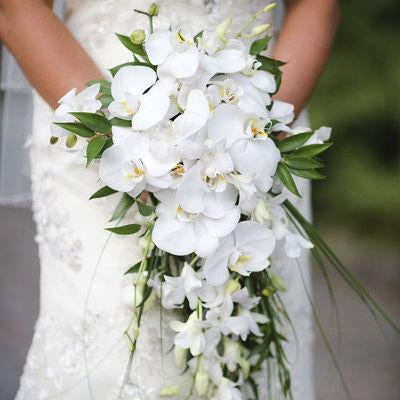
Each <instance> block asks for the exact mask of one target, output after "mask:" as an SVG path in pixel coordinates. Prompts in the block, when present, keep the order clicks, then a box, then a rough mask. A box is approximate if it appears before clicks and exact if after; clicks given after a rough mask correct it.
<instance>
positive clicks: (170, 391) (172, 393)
mask: <svg viewBox="0 0 400 400" xmlns="http://www.w3.org/2000/svg"><path fill="white" fill-rule="evenodd" d="M179 392H180V388H179V386H178V385H171V386H166V387H165V388H163V389H161V390H160V393H159V394H158V395H159V396H160V397H176V396H178V395H179Z"/></svg>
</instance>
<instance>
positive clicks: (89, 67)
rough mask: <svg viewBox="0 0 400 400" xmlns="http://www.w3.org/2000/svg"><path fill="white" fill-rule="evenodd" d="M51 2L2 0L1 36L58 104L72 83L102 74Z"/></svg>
mask: <svg viewBox="0 0 400 400" xmlns="http://www.w3.org/2000/svg"><path fill="white" fill-rule="evenodd" d="M50 5H51V0H50V1H49V0H46V1H44V0H0V40H1V41H2V42H3V43H4V44H5V45H6V47H7V48H8V49H9V50H10V51H11V53H13V55H14V57H15V58H16V60H17V61H18V63H19V64H20V66H21V67H22V69H23V70H24V72H25V75H26V76H27V78H28V79H29V81H30V83H31V84H32V86H33V87H34V88H35V89H36V90H37V91H38V92H39V94H40V95H41V96H42V97H43V98H44V99H45V100H46V101H47V102H48V103H49V104H50V105H51V106H53V107H55V106H56V105H57V100H58V99H59V98H60V97H61V96H62V95H63V94H65V93H66V92H67V91H68V90H70V89H71V88H72V87H77V88H78V89H82V88H83V87H84V86H85V83H86V82H87V81H89V80H91V79H97V78H101V77H102V74H101V72H100V71H99V69H98V67H97V66H96V64H95V63H94V62H93V60H92V59H91V58H90V57H89V56H88V54H87V53H86V52H85V51H84V50H83V49H82V47H81V46H80V45H79V43H78V42H77V41H76V40H75V39H74V37H73V36H72V34H71V33H70V31H69V30H68V29H67V28H66V27H65V26H64V24H63V23H62V22H61V21H60V20H59V19H58V18H57V17H56V16H55V15H54V14H53V13H52V11H51V9H50V7H49V6H50Z"/></svg>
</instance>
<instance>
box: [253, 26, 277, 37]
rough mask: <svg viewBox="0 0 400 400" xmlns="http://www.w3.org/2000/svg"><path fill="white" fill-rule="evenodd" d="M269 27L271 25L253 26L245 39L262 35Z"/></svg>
mask: <svg viewBox="0 0 400 400" xmlns="http://www.w3.org/2000/svg"><path fill="white" fill-rule="evenodd" d="M270 26H271V24H261V25H257V26H255V27H254V28H253V30H252V31H251V33H250V34H249V35H247V37H253V36H258V35H261V34H262V33H264V32H266V31H267V30H268V29H269V27H270Z"/></svg>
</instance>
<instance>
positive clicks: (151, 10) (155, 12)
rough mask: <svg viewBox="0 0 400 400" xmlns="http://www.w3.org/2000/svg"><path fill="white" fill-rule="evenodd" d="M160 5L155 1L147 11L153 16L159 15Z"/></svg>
mask: <svg viewBox="0 0 400 400" xmlns="http://www.w3.org/2000/svg"><path fill="white" fill-rule="evenodd" d="M158 11H159V8H158V5H157V4H156V3H153V4H152V5H151V6H150V7H149V10H148V11H147V13H148V14H149V15H150V16H151V17H157V15H158Z"/></svg>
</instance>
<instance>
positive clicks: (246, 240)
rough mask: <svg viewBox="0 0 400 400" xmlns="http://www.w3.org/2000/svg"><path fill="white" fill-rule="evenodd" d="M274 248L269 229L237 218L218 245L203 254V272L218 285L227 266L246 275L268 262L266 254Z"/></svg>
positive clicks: (208, 279)
mask: <svg viewBox="0 0 400 400" xmlns="http://www.w3.org/2000/svg"><path fill="white" fill-rule="evenodd" d="M274 248H275V237H274V235H273V233H272V232H271V230H270V229H268V228H267V227H265V226H263V225H261V224H258V223H256V222H252V221H243V222H240V223H239V224H238V225H237V226H236V228H235V230H234V232H233V233H232V234H231V235H229V236H228V237H226V238H225V239H224V240H223V241H222V243H221V245H220V246H219V247H218V249H217V250H216V251H215V252H214V253H213V254H211V255H210V256H209V257H207V259H206V262H205V264H204V269H203V273H204V276H205V278H206V280H207V282H209V283H210V284H212V285H221V284H223V283H224V282H226V280H227V279H228V277H229V269H230V270H232V271H235V272H237V273H239V274H241V275H244V276H247V275H249V274H250V273H251V272H253V271H262V270H264V269H265V268H267V267H268V266H269V260H268V258H269V257H270V256H271V254H272V252H273V250H274Z"/></svg>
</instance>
